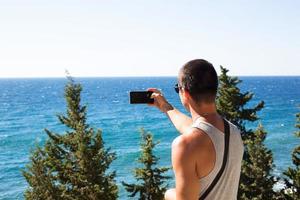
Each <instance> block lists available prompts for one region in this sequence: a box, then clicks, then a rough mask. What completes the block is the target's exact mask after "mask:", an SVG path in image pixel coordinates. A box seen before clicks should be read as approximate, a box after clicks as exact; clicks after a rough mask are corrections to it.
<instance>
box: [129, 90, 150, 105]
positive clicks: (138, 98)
mask: <svg viewBox="0 0 300 200" xmlns="http://www.w3.org/2000/svg"><path fill="white" fill-rule="evenodd" d="M152 93H153V92H152V91H131V92H130V93H129V95H130V104H140V103H145V104H146V103H147V104H148V103H149V104H152V103H154V99H152V98H151V95H152Z"/></svg>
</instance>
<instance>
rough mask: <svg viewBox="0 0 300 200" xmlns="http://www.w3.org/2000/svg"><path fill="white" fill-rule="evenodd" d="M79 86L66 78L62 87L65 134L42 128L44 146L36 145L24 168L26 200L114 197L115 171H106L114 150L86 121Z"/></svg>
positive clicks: (115, 189) (62, 116)
mask: <svg viewBox="0 0 300 200" xmlns="http://www.w3.org/2000/svg"><path fill="white" fill-rule="evenodd" d="M81 91H82V87H81V85H80V84H76V83H74V81H73V80H72V78H70V77H69V82H68V83H67V85H66V87H65V98H66V102H67V116H64V115H58V119H59V121H60V122H61V123H62V124H63V125H65V126H66V127H67V131H66V132H65V133H64V134H57V133H54V132H51V131H49V130H47V129H45V132H46V133H47V135H48V136H49V138H48V139H47V140H46V142H45V144H44V147H39V146H37V147H36V149H35V150H34V151H33V152H32V155H31V157H30V160H31V162H30V163H29V164H28V165H27V166H26V169H25V170H24V171H23V176H24V177H25V178H26V180H27V182H28V184H29V187H28V189H27V190H26V191H25V194H24V195H25V198H26V199H42V200H45V199H47V200H48V199H49V200H52V199H55V200H60V199H63V200H66V199H81V200H85V199H86V200H87V199H95V200H96V199H97V200H113V199H117V193H118V188H117V186H116V183H115V180H114V178H115V172H114V171H113V172H110V173H108V172H106V171H107V170H108V168H109V165H110V164H111V162H112V161H113V160H115V158H116V156H115V153H113V152H111V151H110V149H109V148H108V149H105V147H104V143H103V140H102V132H101V130H99V129H98V130H97V131H95V130H94V129H93V128H91V127H90V126H89V125H88V124H87V123H86V106H81V105H80V100H81V97H80V94H81Z"/></svg>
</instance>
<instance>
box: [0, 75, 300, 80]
mask: <svg viewBox="0 0 300 200" xmlns="http://www.w3.org/2000/svg"><path fill="white" fill-rule="evenodd" d="M230 76H235V77H246V78H247V77H249V78H251V77H262V78H263V77H266V78H268V77H271V78H276V77H278V78H280V77H300V75H230ZM66 77H67V76H40V77H38V76H28V77H27V76H23V77H21V76H20V77H0V79H65V78H66ZM71 77H72V78H80V79H95V78H177V76H176V75H170V76H71Z"/></svg>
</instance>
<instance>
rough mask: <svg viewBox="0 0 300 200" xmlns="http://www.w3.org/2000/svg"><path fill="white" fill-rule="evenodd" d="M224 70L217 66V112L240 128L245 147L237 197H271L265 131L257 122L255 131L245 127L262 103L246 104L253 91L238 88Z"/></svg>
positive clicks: (238, 82)
mask: <svg viewBox="0 0 300 200" xmlns="http://www.w3.org/2000/svg"><path fill="white" fill-rule="evenodd" d="M227 73H228V70H227V69H226V68H223V67H222V66H221V76H220V77H219V80H220V86H219V91H218V96H217V109H218V112H219V113H220V114H221V115H223V116H224V117H225V118H226V119H228V120H229V121H231V122H232V123H233V124H235V125H236V126H237V127H238V128H239V129H240V130H241V134H242V139H243V141H244V147H245V151H244V157H243V161H242V169H241V177H240V185H239V192H238V199H261V197H271V196H272V195H274V193H273V191H272V188H273V185H274V184H275V180H274V177H273V176H272V175H271V172H272V168H274V167H275V165H274V164H273V158H272V153H271V151H269V150H268V149H267V148H266V147H265V146H264V144H263V141H264V140H265V137H266V132H265V131H264V130H263V128H262V126H259V127H258V129H257V130H256V131H253V130H252V129H247V128H246V122H247V121H248V122H254V121H257V120H258V119H259V118H258V116H257V112H258V111H260V110H261V109H262V108H263V107H264V102H263V101H261V102H259V103H258V104H256V105H255V106H254V107H253V108H249V107H246V106H247V104H248V103H249V102H250V101H251V100H252V98H253V95H254V94H253V93H251V92H245V93H242V92H241V91H240V89H239V88H238V84H240V83H241V82H242V81H241V80H239V79H238V78H237V77H230V76H228V75H227ZM258 155H259V156H258ZM250 166H251V167H250ZM256 173H258V174H256Z"/></svg>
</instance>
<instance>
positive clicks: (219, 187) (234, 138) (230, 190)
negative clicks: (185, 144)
mask: <svg viewBox="0 0 300 200" xmlns="http://www.w3.org/2000/svg"><path fill="white" fill-rule="evenodd" d="M228 123H229V127H230V140H229V150H228V160H227V164H226V167H225V169H224V172H223V174H222V176H221V178H220V179H219V180H218V182H217V184H216V185H215V187H214V188H213V189H212V190H211V191H210V193H209V194H208V196H207V197H206V200H221V199H224V200H225V199H226V200H235V199H237V192H238V187H239V180H240V173H241V163H242V159H243V153H244V145H243V141H242V138H241V134H240V131H239V129H238V128H237V127H236V126H235V125H233V124H232V123H231V122H229V121H228ZM192 127H193V128H198V129H201V130H202V131H204V132H205V133H206V134H207V135H208V136H209V137H210V139H211V141H212V143H213V145H214V147H215V152H216V162H215V166H214V168H213V170H212V171H211V172H210V173H209V174H208V175H207V176H205V177H203V178H201V179H200V195H202V194H203V193H204V192H205V191H206V189H207V188H208V187H209V185H210V184H211V183H212V181H213V180H214V178H215V176H216V175H217V173H218V172H219V170H220V168H221V166H222V162H223V154H224V145H225V144H224V142H225V141H224V133H223V132H221V131H220V130H219V129H217V128H216V127H214V126H213V125H212V124H210V123H208V122H204V121H201V120H200V118H198V119H197V120H196V121H195V122H194V123H193V125H192Z"/></svg>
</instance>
